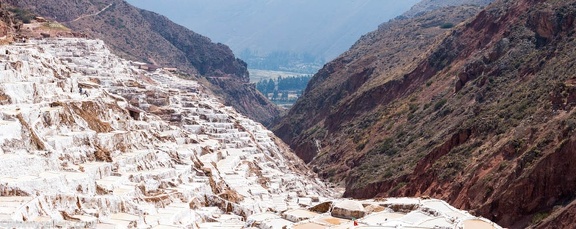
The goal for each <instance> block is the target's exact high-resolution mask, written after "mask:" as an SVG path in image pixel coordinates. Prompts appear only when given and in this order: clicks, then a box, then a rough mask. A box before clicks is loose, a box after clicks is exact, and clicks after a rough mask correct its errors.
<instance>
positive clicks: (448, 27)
mask: <svg viewBox="0 0 576 229" xmlns="http://www.w3.org/2000/svg"><path fill="white" fill-rule="evenodd" d="M452 27H454V24H453V23H450V22H445V23H442V25H440V28H441V29H450V28H452Z"/></svg>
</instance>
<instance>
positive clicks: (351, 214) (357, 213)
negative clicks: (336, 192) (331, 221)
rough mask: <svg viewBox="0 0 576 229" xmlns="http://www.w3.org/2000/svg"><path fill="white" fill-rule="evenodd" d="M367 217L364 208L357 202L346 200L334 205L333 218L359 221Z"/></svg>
mask: <svg viewBox="0 0 576 229" xmlns="http://www.w3.org/2000/svg"><path fill="white" fill-rule="evenodd" d="M365 215H366V210H364V206H362V204H361V203H359V202H357V201H352V200H344V201H340V202H337V203H336V204H334V207H333V208H332V216H334V217H338V218H344V219H359V218H362V217H364V216H365Z"/></svg>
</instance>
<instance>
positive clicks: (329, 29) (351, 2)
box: [127, 0, 420, 60]
mask: <svg viewBox="0 0 576 229" xmlns="http://www.w3.org/2000/svg"><path fill="white" fill-rule="evenodd" d="M127 1H128V2H129V3H131V4H133V5H135V6H137V7H139V8H142V9H147V10H150V11H154V12H157V13H160V14H162V15H165V16H167V17H168V18H170V19H171V20H173V21H174V22H176V23H178V24H181V25H183V26H186V27H187V28H189V29H191V30H193V31H195V32H197V33H200V34H202V35H205V36H207V37H209V38H211V39H212V40H213V41H215V42H221V43H224V44H226V45H228V46H230V47H231V48H232V50H233V51H234V52H235V53H236V54H238V53H239V52H241V51H242V50H244V49H250V50H252V51H255V52H259V53H269V52H272V51H291V52H308V53H311V54H314V55H317V56H323V57H325V58H326V59H327V60H329V59H331V58H334V57H336V56H337V55H339V54H341V53H342V52H344V51H346V50H347V49H348V48H350V46H351V45H352V44H354V42H356V40H358V38H359V37H360V36H361V35H363V34H365V33H367V32H370V31H372V30H375V29H376V28H377V26H378V25H379V24H381V23H383V22H386V21H388V20H389V19H391V18H394V17H396V16H398V15H400V14H402V13H403V12H405V11H407V10H408V9H410V7H411V6H412V5H414V4H415V3H417V2H418V1H420V0H403V1H398V0H162V1H159V0H127Z"/></svg>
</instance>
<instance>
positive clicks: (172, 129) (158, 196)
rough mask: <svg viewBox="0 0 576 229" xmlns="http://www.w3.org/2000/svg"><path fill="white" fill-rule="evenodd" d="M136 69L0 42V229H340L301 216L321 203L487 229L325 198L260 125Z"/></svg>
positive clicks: (92, 49) (160, 74)
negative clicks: (129, 228)
mask: <svg viewBox="0 0 576 229" xmlns="http://www.w3.org/2000/svg"><path fill="white" fill-rule="evenodd" d="M137 65H138V64H137V63H134V62H130V61H127V60H123V59H120V58H118V57H116V56H115V55H113V54H112V53H111V52H110V51H109V50H108V49H107V47H106V45H105V44H104V43H103V42H102V41H100V40H87V39H77V38H65V39H46V40H32V41H30V42H28V43H21V44H13V45H7V46H0V89H1V92H2V93H3V94H4V95H6V96H7V97H8V98H9V100H5V99H3V98H4V96H3V95H2V93H0V128H1V129H2V131H0V146H1V147H0V164H1V166H0V194H1V195H2V196H1V197H0V227H57V226H61V227H73V226H77V227H96V228H128V227H133V228H283V227H287V228H350V227H353V224H352V223H353V221H352V219H350V218H346V215H344V216H340V217H341V218H336V217H333V216H332V215H331V212H330V211H329V212H326V213H314V212H310V211H308V210H307V208H308V207H312V206H315V205H317V204H319V203H321V202H324V201H329V200H332V201H334V208H336V207H339V208H340V210H339V211H340V212H344V214H346V212H352V211H355V212H356V213H357V212H358V211H365V212H364V213H362V214H364V215H365V216H364V217H362V218H360V219H356V221H357V223H359V226H358V228H362V227H364V228H394V227H395V228H434V227H435V228H442V227H446V228H500V227H498V226H497V225H495V224H493V223H492V222H490V221H488V220H485V219H482V218H478V217H474V216H472V215H470V214H468V213H467V212H465V211H460V210H458V209H455V208H453V207H451V206H449V205H448V204H446V203H445V202H442V201H439V200H420V199H410V198H403V199H389V200H386V201H383V202H382V201H381V202H378V201H372V202H370V201H368V202H366V201H362V202H358V201H353V200H343V199H337V198H335V196H336V192H335V191H334V190H332V189H330V188H328V187H327V186H326V185H325V184H323V183H322V182H321V181H319V180H318V179H317V178H316V177H315V176H314V175H313V173H311V172H310V171H309V170H308V169H307V168H306V167H305V166H304V165H303V164H302V162H301V161H299V160H298V159H297V158H296V157H295V156H294V155H293V154H291V153H290V152H289V150H288V148H287V147H286V146H285V145H284V144H283V143H281V142H279V141H278V140H277V138H276V137H275V136H274V135H273V134H272V133H271V132H270V131H269V130H267V129H266V128H264V127H263V126H262V125H260V124H258V123H256V122H254V121H252V120H250V119H248V118H246V117H244V116H242V115H240V114H239V113H237V112H236V111H235V110H234V109H233V108H231V107H228V106H224V105H223V104H221V103H220V102H219V100H218V99H216V97H214V96H213V95H212V94H210V93H209V92H206V91H205V90H204V89H203V88H202V87H201V86H200V85H199V84H198V83H197V82H195V81H192V80H184V79H181V78H178V77H176V76H175V75H173V74H172V73H169V72H167V71H163V70H161V69H160V70H157V71H155V72H146V71H142V70H140V69H138V66H137ZM151 112H154V113H156V114H158V115H154V114H152V113H151ZM363 205H374V206H380V209H383V210H381V211H379V212H370V211H367V210H366V209H363ZM392 205H414V206H417V207H415V208H414V210H413V211H411V212H394V211H393V210H392V208H390V206H392Z"/></svg>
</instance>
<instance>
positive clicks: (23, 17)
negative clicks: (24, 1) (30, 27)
mask: <svg viewBox="0 0 576 229" xmlns="http://www.w3.org/2000/svg"><path fill="white" fill-rule="evenodd" d="M9 11H10V12H12V13H14V15H15V16H14V17H15V18H16V19H17V20H20V21H22V22H23V23H24V24H28V23H30V22H32V20H33V19H34V16H35V15H34V14H33V13H32V12H30V11H29V10H25V9H22V8H10V9H9Z"/></svg>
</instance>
